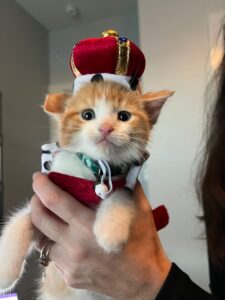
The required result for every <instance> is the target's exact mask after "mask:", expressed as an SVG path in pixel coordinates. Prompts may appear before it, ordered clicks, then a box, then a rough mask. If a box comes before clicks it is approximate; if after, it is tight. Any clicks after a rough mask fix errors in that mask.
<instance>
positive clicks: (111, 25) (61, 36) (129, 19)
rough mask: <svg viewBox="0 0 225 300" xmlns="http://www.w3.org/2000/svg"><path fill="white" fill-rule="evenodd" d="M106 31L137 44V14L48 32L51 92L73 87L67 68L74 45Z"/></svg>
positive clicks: (70, 74)
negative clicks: (63, 87)
mask: <svg viewBox="0 0 225 300" xmlns="http://www.w3.org/2000/svg"><path fill="white" fill-rule="evenodd" d="M107 29H115V30H117V31H118V32H119V34H120V35H123V36H127V37H129V38H130V39H131V40H133V41H134V42H136V43H138V42H139V38H138V17H137V12H134V13H129V14H127V15H121V16H114V17H111V18H107V19H102V20H98V21H95V22H89V23H87V22H86V23H78V24H77V25H76V26H74V27H71V28H67V29H62V30H55V31H51V32H50V46H49V47H50V49H49V60H50V86H51V90H54V89H55V88H58V86H59V88H60V87H61V86H62V85H63V86H68V87H69V86H71V91H72V86H73V80H74V77H73V75H72V72H71V70H70V67H69V59H70V54H71V50H72V48H73V46H74V44H75V43H77V42H79V41H80V40H82V39H86V38H88V37H100V36H101V33H102V32H103V31H104V30H107Z"/></svg>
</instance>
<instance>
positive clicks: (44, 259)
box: [39, 240, 54, 267]
mask: <svg viewBox="0 0 225 300" xmlns="http://www.w3.org/2000/svg"><path fill="white" fill-rule="evenodd" d="M53 243H54V242H53V241H51V240H48V241H46V242H45V243H44V245H43V247H42V248H41V253H40V258H39V263H40V264H41V265H42V266H43V267H47V266H48V265H49V262H50V258H49V253H50V248H51V245H52V244H53Z"/></svg>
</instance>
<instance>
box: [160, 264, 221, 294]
mask: <svg viewBox="0 0 225 300" xmlns="http://www.w3.org/2000/svg"><path fill="white" fill-rule="evenodd" d="M178 299H179V300H213V299H214V300H215V299H216V298H214V297H213V296H212V295H210V294H208V293H207V292H205V291H204V290H202V289H201V288H200V287H199V286H197V285H196V284H195V283H194V282H193V281H192V280H191V279H190V278H189V277H188V275H187V274H185V273H184V272H183V271H181V270H180V269H179V268H178V267H177V265H175V264H172V267H171V270H170V272H169V275H168V276H167V279H166V281H165V283H164V285H163V287H162V288H161V290H160V292H159V294H158V296H157V297H156V300H178Z"/></svg>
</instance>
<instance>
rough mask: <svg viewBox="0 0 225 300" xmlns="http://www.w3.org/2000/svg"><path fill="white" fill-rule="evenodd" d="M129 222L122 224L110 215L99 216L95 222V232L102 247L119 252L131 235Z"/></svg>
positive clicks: (107, 250)
mask: <svg viewBox="0 0 225 300" xmlns="http://www.w3.org/2000/svg"><path fill="white" fill-rule="evenodd" d="M129 227H130V226H129V224H121V223H120V222H117V221H116V220H112V219H110V218H108V216H106V217H105V218H104V217H99V218H97V219H96V221H95V224H94V228H93V231H94V234H95V236H96V240H97V242H98V244H99V246H100V247H102V248H103V249H104V250H105V251H106V252H108V253H109V252H118V251H120V250H121V249H122V247H123V246H124V244H126V242H127V240H128V237H129Z"/></svg>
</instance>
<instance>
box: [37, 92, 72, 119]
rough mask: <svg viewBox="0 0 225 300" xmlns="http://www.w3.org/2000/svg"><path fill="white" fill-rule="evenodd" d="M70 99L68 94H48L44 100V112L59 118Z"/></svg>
mask: <svg viewBox="0 0 225 300" xmlns="http://www.w3.org/2000/svg"><path fill="white" fill-rule="evenodd" d="M69 98H70V95H68V94H62V93H58V94H48V95H47V96H46V98H45V102H44V106H43V108H44V111H45V112H47V113H49V114H51V115H54V116H56V117H57V116H60V115H61V114H62V113H63V112H64V110H65V107H66V101H67V100H68V99H69Z"/></svg>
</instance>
